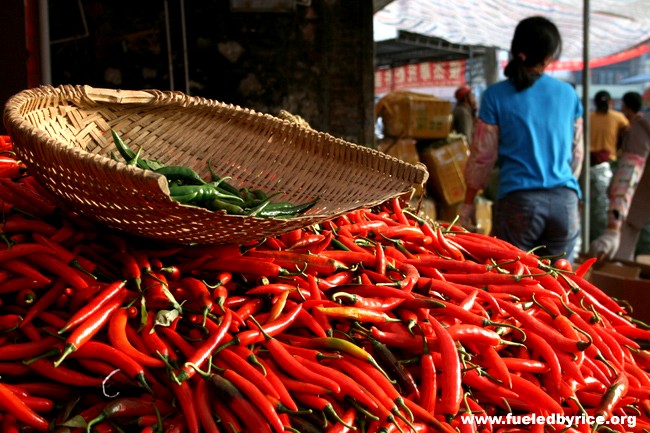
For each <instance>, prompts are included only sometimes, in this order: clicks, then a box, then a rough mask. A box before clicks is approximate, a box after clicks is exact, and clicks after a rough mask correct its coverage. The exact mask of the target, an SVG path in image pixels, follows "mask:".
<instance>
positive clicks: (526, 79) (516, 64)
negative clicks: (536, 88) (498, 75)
mask: <svg viewBox="0 0 650 433" xmlns="http://www.w3.org/2000/svg"><path fill="white" fill-rule="evenodd" d="M504 74H505V76H506V77H508V78H509V79H510V81H511V82H512V84H514V86H515V89H517V92H521V91H522V90H524V89H527V88H529V87H530V86H532V85H533V84H534V83H535V80H537V79H538V78H539V74H536V73H530V72H528V68H526V65H524V61H523V60H521V58H519V56H515V57H513V58H512V59H511V60H510V62H508V64H507V65H506V69H505V70H504Z"/></svg>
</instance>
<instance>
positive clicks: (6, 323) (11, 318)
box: [0, 314, 23, 331]
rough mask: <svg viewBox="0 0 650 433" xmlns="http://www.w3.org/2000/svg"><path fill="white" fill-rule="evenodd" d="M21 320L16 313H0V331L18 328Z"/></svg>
mask: <svg viewBox="0 0 650 433" xmlns="http://www.w3.org/2000/svg"><path fill="white" fill-rule="evenodd" d="M22 321H23V318H22V316H20V315H18V314H3V315H0V331H8V330H10V329H16V328H18V325H20V322H22Z"/></svg>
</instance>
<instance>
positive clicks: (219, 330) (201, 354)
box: [176, 309, 232, 382]
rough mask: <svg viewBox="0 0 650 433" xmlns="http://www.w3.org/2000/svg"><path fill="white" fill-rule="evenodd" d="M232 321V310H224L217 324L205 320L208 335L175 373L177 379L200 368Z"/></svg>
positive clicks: (184, 378)
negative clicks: (224, 312)
mask: <svg viewBox="0 0 650 433" xmlns="http://www.w3.org/2000/svg"><path fill="white" fill-rule="evenodd" d="M231 323H232V311H231V310H230V309H227V310H226V314H224V316H223V317H222V319H221V323H220V324H219V325H217V324H215V323H214V322H212V321H211V320H208V321H207V322H206V327H207V328H208V330H209V332H210V336H209V337H208V338H207V339H206V340H205V341H204V342H203V343H202V344H201V345H200V346H199V347H198V348H197V349H196V351H195V352H194V354H193V355H192V356H191V357H190V358H188V359H187V361H186V362H185V364H184V365H183V367H182V368H181V370H180V372H179V373H178V374H177V375H176V378H177V380H178V381H180V382H183V381H185V380H187V379H189V378H191V377H192V376H194V373H195V372H196V368H202V367H203V364H205V362H206V361H207V360H208V359H209V358H210V357H211V356H212V354H213V353H214V351H215V350H216V349H217V348H218V347H219V345H220V344H221V342H222V341H223V339H224V337H225V335H226V333H227V332H228V329H229V328H230V324H231Z"/></svg>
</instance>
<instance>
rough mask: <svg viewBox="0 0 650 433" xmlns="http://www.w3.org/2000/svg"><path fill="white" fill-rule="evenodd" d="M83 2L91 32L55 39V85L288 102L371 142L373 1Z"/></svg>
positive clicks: (263, 103) (319, 124) (319, 123)
mask: <svg viewBox="0 0 650 433" xmlns="http://www.w3.org/2000/svg"><path fill="white" fill-rule="evenodd" d="M52 3H55V2H50V4H51V5H52ZM304 3H310V5H309V6H303V5H301V4H304ZM83 5H84V14H85V18H86V21H87V23H88V29H89V32H88V35H86V36H84V35H82V34H81V33H80V32H79V31H76V32H71V34H70V35H67V38H66V35H65V34H62V35H58V39H59V40H62V42H56V43H54V44H53V45H52V50H51V57H52V79H53V84H54V85H58V84H64V83H68V84H90V85H93V86H96V87H110V88H130V89H140V88H156V89H161V90H167V89H172V90H179V91H182V92H185V93H190V94H192V95H197V96H203V97H206V98H211V99H216V100H220V101H223V102H228V103H232V104H236V105H240V106H243V107H247V108H252V109H254V110H256V111H260V112H264V113H269V114H277V113H278V112H279V110H280V109H284V110H287V111H289V112H291V113H293V114H297V115H300V116H301V117H303V118H304V119H305V120H306V121H307V122H309V123H310V124H311V126H312V127H313V128H315V129H317V130H320V131H325V132H329V133H331V134H332V135H334V136H337V137H340V138H344V139H346V140H348V141H352V142H355V143H359V144H370V145H372V144H374V141H373V140H374V138H373V137H374V134H373V124H374V115H373V113H374V105H373V77H374V75H373V41H372V3H371V2H365V1H363V2H349V1H347V2H346V1H345V0H312V1H311V2H298V4H297V6H296V7H295V9H294V10H293V11H286V12H282V11H280V12H279V11H269V12H233V11H232V10H231V9H230V2H227V1H224V0H185V1H181V0H168V1H167V2H161V1H159V0H139V1H136V2H134V1H132V0H113V1H111V2H106V1H101V0H83ZM125 11H128V13H125ZM50 14H51V22H52V23H53V24H54V23H58V24H57V25H58V26H59V32H65V29H79V28H80V24H79V19H78V17H77V16H76V15H75V14H74V13H66V14H63V15H62V14H61V12H60V11H57V10H56V9H53V8H52V6H51V9H50ZM183 16H185V18H186V19H185V21H184V22H183V21H182V20H181V17H183ZM66 19H68V20H69V21H70V22H68V23H65V20H66ZM62 20H63V22H64V24H63V25H62V24H61V23H62ZM61 29H62V30H61ZM80 60H81V61H80Z"/></svg>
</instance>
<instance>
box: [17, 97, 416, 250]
mask: <svg viewBox="0 0 650 433" xmlns="http://www.w3.org/2000/svg"><path fill="white" fill-rule="evenodd" d="M4 122H5V126H6V128H7V130H8V131H9V133H10V134H11V136H12V139H13V141H14V146H15V150H16V152H17V154H18V156H19V158H20V159H21V160H22V161H23V162H24V163H25V164H26V165H27V167H28V169H29V171H30V173H31V174H32V175H33V176H34V177H35V178H36V179H37V180H38V181H39V182H41V183H42V184H43V185H44V186H46V187H47V188H48V189H49V190H51V191H52V192H53V193H54V194H55V195H56V196H57V197H59V198H60V199H61V200H62V203H63V204H64V205H66V206H69V207H70V208H71V209H73V210H75V211H76V212H78V213H80V214H82V215H84V216H86V217H89V218H91V219H93V220H95V221H98V222H100V223H102V224H104V225H106V226H108V227H111V228H113V229H118V230H121V231H124V232H127V233H130V234H133V235H138V236H143V237H146V238H152V239H157V240H161V241H165V242H172V243H180V244H219V243H230V242H239V243H243V242H247V241H251V240H255V239H261V238H264V237H268V236H275V235H278V234H281V233H283V232H287V231H290V230H294V229H297V228H302V227H306V226H309V225H312V224H316V223H319V222H323V221H326V220H328V219H332V218H334V217H336V216H338V215H341V214H344V213H347V212H350V211H352V210H355V209H359V208H362V207H371V206H375V205H378V204H380V203H382V202H384V201H386V200H388V199H391V198H394V197H398V196H401V195H403V194H407V193H408V192H409V191H411V190H412V188H413V187H414V186H415V185H422V184H424V182H425V181H426V179H427V177H428V173H427V171H426V168H425V167H424V166H423V165H421V164H418V165H412V164H408V163H405V162H403V161H400V160H398V159H396V158H393V157H390V156H388V155H385V154H383V153H381V152H378V151H376V150H373V149H370V148H366V147H363V146H358V145H355V144H352V143H348V142H346V141H343V140H341V139H337V138H334V137H332V136H331V135H329V134H326V133H323V132H318V131H315V130H312V129H309V128H307V127H304V126H301V125H299V124H296V123H293V122H290V121H287V120H283V119H280V118H278V117H274V116H271V115H268V114H262V113H258V112H255V111H252V110H248V109H243V108H241V107H237V106H233V105H229V104H224V103H221V102H217V101H214V100H210V99H205V98H200V97H193V96H188V95H185V94H183V93H180V92H170V91H160V90H114V89H101V88H93V87H90V86H71V85H65V86H60V87H52V86H42V87H39V88H34V89H27V90H24V91H22V92H20V93H18V94H16V95H14V96H13V97H12V98H11V99H10V100H9V101H8V102H7V104H6V106H5V110H4ZM111 129H114V130H115V131H116V132H117V133H118V134H119V135H120V137H121V138H122V139H123V140H124V142H125V143H126V144H127V145H128V146H129V147H131V148H132V149H133V150H137V149H138V148H139V147H142V155H143V157H146V158H147V159H155V160H159V161H161V162H163V163H165V164H168V165H185V166H188V167H191V168H193V169H194V170H196V171H197V172H198V173H199V174H200V175H201V176H203V177H204V178H206V179H207V178H209V169H208V161H209V162H210V164H211V165H212V168H213V171H214V172H215V173H218V174H220V175H221V176H229V177H230V178H231V180H230V181H229V182H230V183H232V184H233V185H234V186H236V187H240V188H241V187H251V188H255V189H261V190H263V191H266V192H267V193H278V195H276V196H274V200H277V201H288V202H292V203H304V202H307V201H310V200H312V199H314V198H318V201H317V203H316V205H315V206H314V207H312V208H311V209H310V210H309V211H308V212H306V213H304V214H303V215H301V216H299V217H296V218H291V219H275V218H255V217H244V216H238V215H228V214H225V212H221V211H220V212H213V211H210V210H207V209H203V208H199V207H195V206H187V205H182V204H179V203H177V202H176V201H174V200H172V199H171V198H170V196H169V188H168V186H167V182H166V178H165V177H164V176H162V175H160V174H157V173H154V172H151V171H147V170H142V169H139V168H137V167H134V166H130V165H127V164H125V163H123V162H120V161H116V160H115V159H113V158H112V157H111V154H112V153H113V154H117V152H116V151H115V147H114V143H113V140H112V137H111V132H110V131H111ZM118 159H119V157H118Z"/></svg>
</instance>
